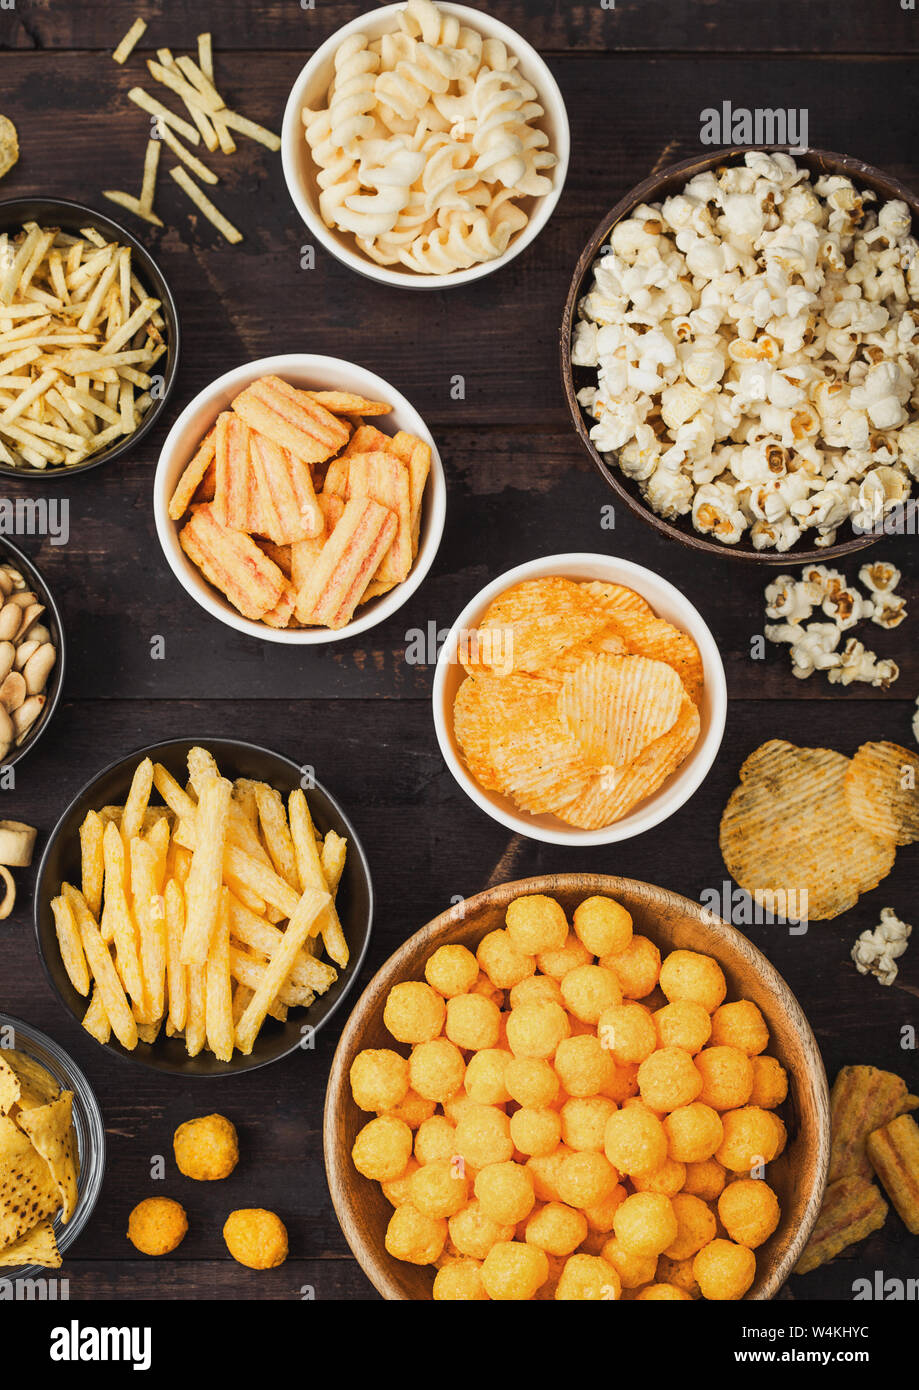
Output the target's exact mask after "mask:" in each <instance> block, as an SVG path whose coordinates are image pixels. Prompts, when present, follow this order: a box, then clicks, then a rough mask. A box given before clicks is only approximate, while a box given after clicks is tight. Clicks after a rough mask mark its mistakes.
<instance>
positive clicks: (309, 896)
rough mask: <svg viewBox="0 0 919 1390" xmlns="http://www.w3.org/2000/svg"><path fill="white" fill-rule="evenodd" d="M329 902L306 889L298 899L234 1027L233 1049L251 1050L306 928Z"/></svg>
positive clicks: (326, 894)
mask: <svg viewBox="0 0 919 1390" xmlns="http://www.w3.org/2000/svg"><path fill="white" fill-rule="evenodd" d="M330 901H331V899H330V898H329V895H328V893H320V892H319V891H318V889H315V888H308V889H307V890H306V891H305V892H304V893H303V895H302V897H301V898H300V901H299V902H298V904H297V907H296V910H295V912H294V913H293V915H292V916H291V919H290V921H289V922H288V924H287V930H286V931H285V932H284V937H283V940H282V941H281V944H280V946H279V947H278V949H277V951H276V952H275V954H274V955H273V956H272V957H271V960H270V962H269V964H268V966H267V968H266V970H265V973H264V975H263V976H262V979H261V981H260V982H259V986H258V988H257V989H256V991H255V994H254V995H253V996H252V999H251V1000H250V1002H249V1006H248V1008H247V1009H246V1012H245V1013H244V1014H243V1016H242V1018H241V1019H240V1020H239V1023H238V1024H237V1027H236V1046H237V1047H238V1048H239V1050H240V1052H244V1053H246V1054H247V1055H248V1053H250V1052H251V1051H252V1048H253V1046H254V1044H255V1039H256V1037H257V1035H258V1031H259V1029H260V1028H261V1026H262V1024H263V1023H264V1021H265V1015H266V1014H267V1012H268V1008H269V1005H270V1004H271V1002H272V1000H273V999H274V997H275V995H276V994H278V992H279V991H280V989H281V986H282V985H283V984H284V983H285V982H286V980H287V977H288V975H289V974H290V970H291V966H292V965H293V963H294V961H295V960H296V958H297V954H298V952H299V951H300V949H301V948H302V946H303V943H304V942H305V941H306V939H307V937H308V936H309V933H310V927H311V926H312V924H313V922H314V921H315V919H316V917H317V916H318V915H319V913H320V912H321V911H322V909H323V908H324V907H326V906H327V905H328V903H329V902H330Z"/></svg>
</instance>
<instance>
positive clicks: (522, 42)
mask: <svg viewBox="0 0 919 1390" xmlns="http://www.w3.org/2000/svg"><path fill="white" fill-rule="evenodd" d="M437 6H438V8H439V9H441V10H443V11H444V12H445V13H446V14H450V15H455V16H456V18H458V19H460V20H462V21H463V22H464V23H465V24H467V25H469V26H470V28H476V27H478V28H480V30H481V32H482V33H483V34H484V35H485V37H486V38H496V39H500V40H501V41H502V42H503V43H505V44H506V45H507V47H508V48H509V49H510V50H511V51H512V53H513V54H514V56H515V57H517V58H519V59H520V62H521V66H522V67H523V68H525V69H530V70H531V73H532V74H535V75H536V76H537V77H538V81H534V82H533V85H534V86H535V87H536V89H537V91H538V93H539V96H540V99H541V100H542V101H543V105H544V107H545V109H546V113H547V115H548V114H551V118H552V121H553V123H554V125H555V127H556V137H555V141H554V146H555V148H554V149H553V153H554V154H555V155H556V157H557V159H558V163H557V164H556V166H555V169H554V172H553V188H552V189H551V191H550V192H549V193H544V194H543V195H542V197H541V198H539V199H538V200H537V202H536V207H535V209H534V211H533V215H532V217H531V218H530V219H529V221H528V222H527V225H526V226H525V227H524V228H523V229H522V230H521V231H520V232H518V233H517V235H516V236H514V237H513V238H512V239H511V242H510V245H509V246H508V248H507V250H506V251H505V252H504V253H503V255H501V256H496V257H495V259H494V260H491V261H482V262H480V263H479V264H478V265H473V266H469V267H468V268H467V269H465V270H454V271H450V272H449V273H447V274H445V275H419V274H417V273H416V272H414V271H411V270H394V269H392V268H391V267H390V266H383V265H377V263H376V262H375V261H372V260H371V259H370V257H369V256H364V255H362V254H361V253H360V252H359V251H355V250H352V249H351V248H350V247H349V246H347V245H344V244H343V243H342V242H341V241H339V239H338V237H337V236H334V235H332V233H331V232H330V230H329V228H327V227H326V225H325V223H324V222H323V221H322V218H321V217H317V216H316V215H315V214H314V212H313V210H312V208H311V207H310V206H309V204H308V202H307V200H306V198H305V197H304V195H303V191H302V187H301V179H300V174H299V170H298V167H297V155H298V154H299V152H300V142H301V141H302V140H303V123H302V121H301V119H300V112H301V111H302V109H303V106H304V105H305V95H304V94H305V90H306V88H307V87H308V86H309V85H310V80H311V79H312V77H313V76H314V74H315V72H316V70H317V68H319V67H321V66H322V64H323V63H325V62H327V61H328V59H329V57H330V55H331V54H332V53H333V51H334V50H335V49H336V48H337V47H338V45H339V44H340V43H341V42H342V41H343V40H344V39H346V38H348V37H349V35H351V34H353V33H357V32H360V31H363V30H364V29H366V28H367V27H368V26H369V25H372V26H374V27H376V26H377V25H378V24H380V22H381V21H382V20H386V19H389V18H391V17H394V16H395V15H396V14H397V13H398V12H399V11H400V10H403V9H404V8H405V5H404V4H396V5H382V6H380V8H379V9H376V10H368V11H367V12H366V13H365V14H362V15H358V16H357V18H356V19H352V20H350V21H349V22H348V23H347V24H343V25H342V26H341V28H340V29H336V30H335V32H334V33H333V34H330V35H329V37H328V38H327V39H326V40H325V42H324V43H322V44H320V46H319V47H318V48H317V49H316V52H315V53H314V54H313V55H312V57H311V58H309V59H308V61H307V62H306V63H305V64H304V65H303V67H302V68H301V70H300V72H299V74H298V75H297V77H296V78H295V79H294V83H293V86H292V87H291V89H290V95H289V96H288V98H287V104H286V105H285V107H284V118H283V122H282V126H281V165H282V168H283V171H284V181H285V183H286V184H287V191H288V193H289V194H290V196H291V199H292V201H293V204H294V207H295V208H296V210H297V212H298V213H299V214H300V217H301V218H302V220H303V222H304V224H305V225H306V227H307V228H308V230H309V231H310V232H311V233H312V234H313V236H315V237H316V238H317V239H318V240H319V241H320V242H321V243H322V245H323V247H324V248H325V250H326V251H328V252H329V254H330V255H332V256H334V257H335V259H336V260H338V261H341V263H342V264H343V265H346V266H348V267H349V269H351V270H354V271H356V272H357V273H358V274H359V275H364V276H366V277H367V278H368V279H370V280H377V281H379V282H380V283H381V284H384V285H398V286H400V287H401V288H402V289H413V290H441V289H449V288H452V287H453V286H455V285H465V284H469V283H470V282H471V281H473V280H480V279H481V278H482V277H483V276H485V275H491V274H492V273H493V272H494V271H496V270H500V269H501V267H502V266H505V265H507V264H508V262H509V261H512V260H513V259H514V257H515V256H518V255H520V253H521V252H522V251H524V250H525V249H526V248H527V247H528V246H529V245H530V244H531V243H532V242H533V241H535V239H536V237H537V236H538V235H539V233H540V232H541V231H542V230H543V228H544V227H545V225H546V223H547V222H548V221H549V218H550V217H551V216H552V214H553V213H554V211H555V209H556V207H557V205H558V201H559V198H560V197H561V196H562V192H563V191H564V187H565V180H566V179H567V177H568V164H569V160H570V157H571V127H570V124H569V121H568V111H567V108H566V106H565V99H564V97H563V96H562V93H561V88H560V87H559V85H558V83H557V82H556V80H555V78H554V76H553V75H552V72H551V70H550V68H549V66H548V64H547V63H546V61H545V59H544V58H543V57H542V56H541V54H539V53H538V52H537V50H536V49H535V48H534V47H533V45H532V44H530V43H528V42H527V40H526V39H525V38H524V37H523V35H522V34H520V33H518V32H517V30H516V29H512V28H511V27H510V25H508V24H504V23H503V22H502V21H501V20H499V19H494V18H492V16H491V15H490V14H488V13H487V12H486V11H484V10H479V9H474V8H472V7H471V6H469V5H455V4H453V3H452V2H451V0H437Z"/></svg>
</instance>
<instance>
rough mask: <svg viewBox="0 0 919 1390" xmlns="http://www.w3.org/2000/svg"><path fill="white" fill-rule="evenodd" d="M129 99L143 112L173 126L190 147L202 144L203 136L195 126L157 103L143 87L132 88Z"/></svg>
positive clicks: (160, 103)
mask: <svg viewBox="0 0 919 1390" xmlns="http://www.w3.org/2000/svg"><path fill="white" fill-rule="evenodd" d="M128 98H129V100H130V101H133V103H134V105H135V106H139V107H140V108H141V110H142V111H146V112H147V115H148V116H159V118H160V120H161V121H165V122H166V124H167V125H171V126H172V128H173V130H174V131H175V132H176V134H177V135H181V137H182V139H183V140H187V141H188V143H189V144H190V145H199V144H200V143H201V136H200V135H199V134H198V132H197V131H196V130H195V127H194V126H193V125H189V124H188V122H187V121H183V119H182V117H181V116H176V115H175V113H174V112H172V111H170V110H169V107H168V106H164V105H163V103H162V102H161V101H157V99H156V97H152V96H150V94H149V92H145V91H144V89H143V87H132V88H131V90H130V91H129V92H128Z"/></svg>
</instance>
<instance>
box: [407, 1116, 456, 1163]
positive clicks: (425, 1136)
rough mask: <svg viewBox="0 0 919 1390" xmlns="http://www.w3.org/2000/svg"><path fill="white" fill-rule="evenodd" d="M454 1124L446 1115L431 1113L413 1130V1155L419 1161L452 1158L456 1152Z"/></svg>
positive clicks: (425, 1161)
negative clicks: (427, 1118) (429, 1116)
mask: <svg viewBox="0 0 919 1390" xmlns="http://www.w3.org/2000/svg"><path fill="white" fill-rule="evenodd" d="M455 1135H456V1126H455V1125H453V1124H451V1123H450V1121H449V1120H448V1119H447V1117H446V1115H432V1116H431V1118H430V1119H429V1120H425V1122H424V1124H421V1125H419V1126H418V1129H417V1130H416V1131H415V1157H416V1158H417V1160H418V1162H419V1163H433V1162H434V1161H435V1159H438V1158H452V1157H453V1155H454V1154H455V1153H456V1143H455Z"/></svg>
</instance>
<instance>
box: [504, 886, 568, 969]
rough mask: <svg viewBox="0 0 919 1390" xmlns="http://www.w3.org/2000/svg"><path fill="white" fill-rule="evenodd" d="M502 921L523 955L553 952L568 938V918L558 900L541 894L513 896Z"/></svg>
mask: <svg viewBox="0 0 919 1390" xmlns="http://www.w3.org/2000/svg"><path fill="white" fill-rule="evenodd" d="M504 920H505V923H506V924H507V934H508V936H509V937H510V939H511V941H513V943H514V945H515V946H516V947H517V950H518V951H522V952H523V953H524V955H527V956H535V955H538V954H539V952H540V951H557V950H558V948H559V947H560V946H564V944H565V942H566V940H567V939H568V919H567V918H566V916H565V912H564V909H563V907H562V905H561V903H557V902H556V901H555V899H554V898H547V897H545V896H544V895H543V894H542V893H531V894H529V895H527V896H525V897H522V898H515V899H514V901H513V902H512V903H511V905H510V907H509V908H508V909H507V915H506V917H505V919H504Z"/></svg>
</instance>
